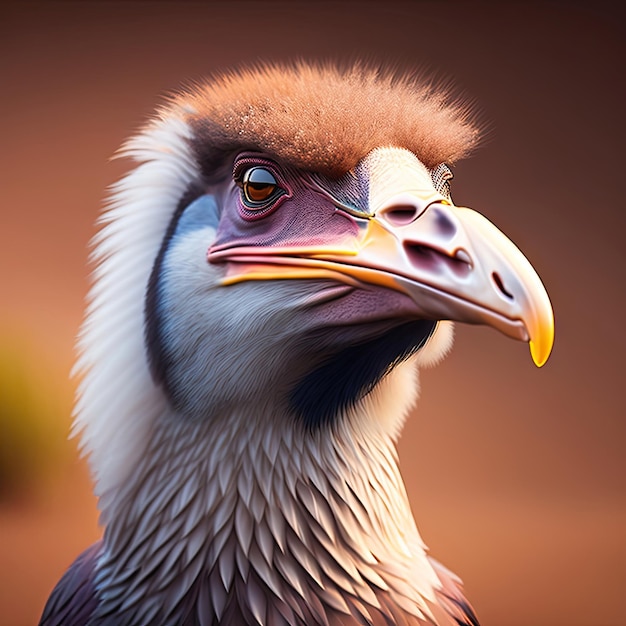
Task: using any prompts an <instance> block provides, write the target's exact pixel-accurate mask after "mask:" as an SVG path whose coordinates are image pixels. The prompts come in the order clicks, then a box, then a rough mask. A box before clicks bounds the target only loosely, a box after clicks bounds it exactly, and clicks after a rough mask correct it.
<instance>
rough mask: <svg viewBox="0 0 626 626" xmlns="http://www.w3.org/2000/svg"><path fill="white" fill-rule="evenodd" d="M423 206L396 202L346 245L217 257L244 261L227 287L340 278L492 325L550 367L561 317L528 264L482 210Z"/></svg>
mask: <svg viewBox="0 0 626 626" xmlns="http://www.w3.org/2000/svg"><path fill="white" fill-rule="evenodd" d="M423 207H424V204H423V202H421V200H420V201H417V202H413V201H412V200H411V197H410V194H402V195H401V196H396V197H394V198H392V199H390V200H389V201H388V202H385V203H384V205H383V206H380V207H379V208H378V210H377V211H376V213H375V215H374V216H372V217H370V218H368V219H367V220H363V221H362V228H361V232H360V236H359V237H357V238H356V239H355V240H352V241H349V242H346V243H345V245H342V246H340V247H332V248H330V247H308V246H307V247H304V248H292V247H270V248H264V247H262V248H256V247H254V248H252V247H245V248H239V249H230V250H228V251H224V252H214V253H209V258H210V260H212V261H219V260H226V258H227V259H228V260H229V261H236V262H237V265H238V266H239V267H238V269H236V270H235V272H234V273H233V272H232V270H231V273H230V274H229V275H227V277H226V279H225V281H224V282H226V283H232V282H237V281H239V280H250V279H261V278H266V279H267V278H273V279H276V278H278V279H280V278H313V277H331V278H333V279H335V280H337V279H338V278H339V279H340V280H344V281H347V282H352V283H355V282H356V283H360V284H362V283H363V282H366V283H373V284H380V285H383V286H385V287H388V288H392V289H396V290H398V291H401V292H404V293H405V294H407V295H408V296H409V297H410V298H411V299H412V300H413V302H414V303H415V307H416V309H417V313H418V315H419V316H420V317H423V318H424V319H434V320H444V319H445V320H453V321H459V322H467V323H470V324H487V325H489V326H493V327H494V328H496V329H498V330H500V331H501V332H503V333H505V334H506V335H508V336H509V337H513V338H515V339H519V340H522V341H527V342H528V343H529V345H530V352H531V356H532V359H533V361H534V362H535V364H536V365H537V366H538V367H541V366H542V365H543V364H544V363H545V362H546V360H547V359H548V356H549V355H550V352H551V350H552V344H553V342H554V317H553V313H552V306H551V304H550V300H549V298H548V294H547V293H546V290H545V288H544V286H543V284H542V282H541V280H540V279H539V276H538V275H537V273H536V272H535V270H534V269H533V267H532V266H531V265H530V263H529V262H528V260H527V259H526V258H525V257H524V255H523V254H522V253H521V252H520V250H519V249H518V248H517V247H516V246H515V244H513V242H511V241H510V240H509V239H508V238H507V237H506V236H505V235H503V234H502V233H501V232H500V231H499V230H498V229H497V228H496V227H495V226H494V225H493V224H492V223H491V222H489V220H487V219H486V218H485V217H483V216H482V215H480V214H479V213H477V212H476V211H473V210H472V209H468V208H460V207H455V206H451V205H449V204H446V203H445V202H443V201H436V202H432V203H431V204H429V205H428V206H427V208H426V209H424V208H423ZM212 257H213V258H212ZM225 257H226V258H225Z"/></svg>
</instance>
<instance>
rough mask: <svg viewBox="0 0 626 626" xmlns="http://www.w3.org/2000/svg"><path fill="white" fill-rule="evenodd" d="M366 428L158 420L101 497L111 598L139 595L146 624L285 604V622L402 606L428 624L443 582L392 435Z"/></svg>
mask: <svg viewBox="0 0 626 626" xmlns="http://www.w3.org/2000/svg"><path fill="white" fill-rule="evenodd" d="M357 413H358V411H357ZM371 418H372V416H371V412H370V414H369V415H368V418H367V419H368V420H369V421H367V423H366V422H364V420H361V421H359V415H358V414H354V415H351V416H346V418H345V419H344V420H341V421H340V422H339V423H338V424H337V425H336V426H335V427H334V431H333V432H332V433H330V432H322V431H319V432H313V433H311V432H305V431H303V430H302V429H300V428H299V427H298V426H297V424H296V423H295V422H294V421H293V420H290V422H286V421H285V419H284V416H277V415H276V414H274V413H272V412H271V411H268V412H266V413H265V414H263V413H262V412H259V411H258V410H257V411H256V412H255V413H254V414H252V413H251V412H248V411H240V412H235V413H233V414H231V415H229V416H224V418H223V419H221V420H220V421H219V422H217V421H212V422H207V423H199V422H191V421H187V420H185V419H181V418H180V416H172V415H164V416H162V419H161V420H160V421H159V422H158V424H157V425H156V427H155V429H154V430H153V434H152V436H151V439H150V441H149V444H148V446H147V449H146V452H145V454H144V455H143V456H142V459H141V460H140V461H139V463H138V464H137V467H136V468H135V471H134V473H133V479H132V480H131V481H129V482H128V483H127V484H126V485H125V486H124V488H123V489H121V490H117V491H116V492H115V493H105V494H102V496H101V500H100V505H101V510H102V521H103V522H104V523H105V524H106V530H105V552H104V557H103V560H102V562H101V564H100V575H99V587H100V589H102V590H103V592H102V593H103V597H104V598H111V599H112V600H111V602H113V603H115V598H117V597H119V594H118V593H117V591H118V590H121V588H123V587H125V588H128V586H129V585H131V586H132V588H133V589H136V590H137V593H136V594H134V595H135V597H136V598H137V600H136V606H135V607H134V608H133V607H131V609H128V610H129V611H130V610H132V611H135V612H134V613H132V612H131V613H128V617H129V618H131V617H132V620H133V621H138V622H139V621H141V620H142V619H143V617H142V616H143V615H144V614H145V613H146V612H147V611H149V610H150V608H151V607H153V606H157V605H158V606H161V607H168V606H169V607H171V610H172V611H173V613H172V615H173V617H174V618H175V619H178V618H180V615H181V614H180V613H176V611H181V610H182V609H181V608H180V607H181V606H183V607H184V606H185V603H186V602H190V601H191V600H189V599H190V598H196V599H197V598H202V599H203V600H202V602H203V603H204V604H203V605H202V606H203V609H202V610H203V611H206V612H208V614H209V615H213V616H216V617H217V618H218V619H225V620H227V618H228V619H230V620H231V621H228V620H227V623H234V622H232V620H235V621H241V623H247V622H248V621H249V619H248V617H249V616H250V615H255V614H256V613H257V612H258V611H261V612H265V614H266V616H267V615H269V613H268V611H271V610H279V609H278V608H277V607H279V606H280V607H281V608H280V611H281V614H282V615H283V617H284V613H285V612H292V613H293V615H292V617H293V620H292V619H291V618H289V619H287V622H288V623H306V624H317V623H327V622H326V621H325V620H328V619H330V618H331V616H333V615H336V616H341V615H344V617H345V614H349V615H354V614H355V611H356V614H361V615H363V616H364V617H365V619H366V620H367V619H369V618H367V617H366V616H367V614H369V615H370V616H373V615H374V614H378V615H379V618H380V619H382V620H384V619H387V618H393V619H395V617H394V612H396V611H400V610H401V611H402V614H403V616H404V619H405V620H406V619H407V616H408V617H409V618H410V617H411V615H413V616H414V618H415V623H422V622H421V621H418V618H419V616H420V615H422V614H423V613H428V605H429V601H432V599H433V598H434V589H435V588H436V587H437V585H438V581H437V578H436V574H435V573H434V571H433V569H432V566H431V564H430V562H429V561H428V559H427V557H426V554H425V548H424V545H423V544H422V542H421V539H420V537H419V534H418V532H417V529H416V527H415V523H414V520H413V517H412V514H411V511H410V507H409V503H408V499H407V495H406V492H405V488H404V484H403V481H402V478H401V476H400V472H399V469H398V464H397V456H396V451H395V445H394V442H393V439H392V437H391V436H390V435H389V434H385V432H383V431H382V428H377V427H376V423H377V422H376V420H372V419H371ZM381 421H382V420H381ZM355 423H357V424H360V426H359V427H355V426H354V424H355ZM289 424H290V425H289ZM364 424H365V426H364ZM174 580H175V581H176V584H174V583H173V582H172V581H174ZM170 583H171V584H170ZM140 599H141V600H140ZM105 606H106V603H105ZM198 606H200V605H198ZM272 607H273V608H272ZM109 608H110V609H111V610H117V611H119V609H120V608H119V606H118V607H115V606H111V607H109ZM198 610H199V609H198ZM324 615H325V616H326V617H325V618H324ZM381 615H382V617H380V616H381ZM246 616H248V617H246ZM303 616H304V618H303ZM337 619H339V618H337ZM372 619H374V618H373V617H372ZM332 621H333V620H332V619H331V623H332ZM410 621H411V619H409V623H410ZM261 623H265V620H261ZM268 623H273V622H268ZM277 623H282V622H277ZM359 623H360V622H359ZM392 623H393V622H392Z"/></svg>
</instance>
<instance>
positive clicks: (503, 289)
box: [491, 272, 514, 300]
mask: <svg viewBox="0 0 626 626" xmlns="http://www.w3.org/2000/svg"><path fill="white" fill-rule="evenodd" d="M491 278H493V282H494V283H495V284H496V287H497V288H498V289H499V290H500V293H501V294H502V295H504V296H506V297H507V298H508V299H509V300H513V299H514V298H513V294H512V293H510V292H509V291H507V289H506V287H505V286H504V283H503V282H502V278H500V274H498V273H497V272H492V273H491Z"/></svg>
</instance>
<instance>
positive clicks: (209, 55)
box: [0, 0, 626, 626]
mask: <svg viewBox="0 0 626 626" xmlns="http://www.w3.org/2000/svg"><path fill="white" fill-rule="evenodd" d="M624 35H625V32H624V13H623V10H621V9H620V8H619V5H618V3H616V4H608V3H602V2H587V3H579V2H568V3H566V2H543V3H521V2H510V3H509V2H502V3H479V2H453V1H447V2H393V1H391V0H388V1H384V2H365V1H360V2H271V1H270V2H191V3H186V2H148V1H145V2H98V3H96V2H70V3H54V2H47V3H45V4H33V3H26V2H25V3H8V2H5V3H2V6H1V8H0V94H1V97H0V287H1V295H0V624H3V625H9V626H12V625H16V626H19V625H22V624H24V625H25V624H33V623H36V621H37V618H38V616H39V614H40V611H41V608H42V606H43V604H44V602H45V599H46V597H47V595H48V593H49V592H50V590H51V588H52V586H53V585H54V584H55V582H56V581H57V580H58V578H59V576H60V575H61V573H62V572H63V571H64V569H65V568H66V566H67V565H68V564H69V563H70V562H71V561H72V560H73V558H74V556H75V555H76V554H77V553H78V552H79V551H80V550H81V549H82V548H83V547H85V546H86V545H88V544H89V543H90V542H92V541H93V540H95V539H96V538H97V537H98V536H99V533H100V531H99V529H98V526H97V511H96V503H95V501H94V499H93V497H92V495H91V488H90V481H89V477H88V472H87V469H86V466H85V464H84V462H82V461H79V460H78V454H77V451H76V444H75V442H67V441H66V435H67V432H68V429H69V424H70V413H71V403H72V385H73V383H72V382H70V380H69V370H70V368H71V363H72V360H73V338H74V336H75V334H76V332H77V329H78V326H79V323H80V319H81V315H82V308H83V298H84V294H85V292H86V290H87V286H88V270H87V268H86V257H87V252H88V247H87V242H88V240H89V238H90V237H91V236H92V235H93V233H94V232H95V227H94V221H95V219H96V216H97V214H98V211H99V207H100V206H101V204H102V200H103V198H104V195H105V189H106V187H107V185H109V184H111V183H112V182H113V181H114V180H115V179H116V178H117V177H119V175H120V174H121V173H122V172H123V171H124V168H125V167H126V165H127V164H125V163H123V162H119V161H116V162H112V163H110V162H109V161H108V159H109V157H110V156H111V155H112V154H113V153H114V151H115V150H116V149H117V147H118V146H119V145H120V144H121V143H122V141H123V140H124V139H125V138H126V137H127V136H128V135H129V134H131V133H132V132H133V131H134V130H136V129H137V128H138V127H139V126H140V125H141V124H142V123H143V121H144V120H145V119H146V117H147V116H148V115H149V114H150V112H151V111H152V110H153V108H154V107H155V106H156V105H158V104H159V103H160V102H161V101H162V97H163V95H164V94H166V93H167V92H169V91H171V90H173V89H176V88H177V86H178V85H180V83H181V82H184V81H187V80H193V79H198V78H201V77H203V76H205V75H206V74H208V73H209V72H212V71H215V70H219V69H224V68H229V67H232V66H233V65H239V64H245V63H249V62H255V61H258V60H285V59H292V58H296V57H298V58H299V57H302V58H305V59H324V60H328V59H338V60H341V61H346V60H350V59H365V60H367V61H370V62H373V63H385V64H391V65H393V66H394V67H397V68H400V69H404V68H406V69H410V70H414V69H415V68H421V69H422V70H426V71H429V72H431V73H432V74H434V76H435V77H437V78H438V79H440V80H443V81H444V82H446V83H452V84H454V85H455V89H456V90H457V93H458V94H460V95H462V96H463V97H465V98H467V99H469V100H471V101H472V102H473V103H474V105H475V107H476V110H477V111H478V113H479V116H480V119H482V120H484V121H485V122H486V123H487V127H488V133H487V135H486V139H485V141H484V143H483V145H482V147H481V149H480V150H478V151H477V153H476V154H475V156H474V157H473V158H471V159H469V160H466V161H463V162H461V163H459V164H458V165H457V167H456V169H455V173H456V178H455V181H454V186H453V191H454V198H455V200H456V202H457V203H458V204H466V205H469V206H472V207H473V208H476V209H478V210H480V211H481V212H483V213H485V214H486V215H487V216H488V217H489V218H490V219H492V221H494V222H495V223H496V224H497V225H498V226H499V227H500V228H501V229H502V230H503V231H504V232H505V233H507V234H508V235H509V236H510V237H511V238H512V239H513V240H514V241H515V242H516V243H517V244H518V245H519V246H520V247H521V248H522V250H523V251H524V252H525V253H526V255H527V256H528V257H529V259H530V260H531V261H532V263H533V264H534V266H535V267H536V269H537V270H538V272H539V274H540V275H541V276H542V278H543V280H544V282H545V284H546V286H547V289H548V291H549V293H550V295H551V298H552V300H553V303H554V308H555V313H556V329H557V333H556V344H555V348H554V352H553V354H552V357H551V359H550V360H549V362H548V363H547V365H546V366H545V367H544V368H542V369H541V370H537V369H536V368H534V366H533V365H532V362H531V359H530V355H529V354H528V349H527V347H526V346H524V345H523V344H521V343H516V342H513V341H510V340H508V339H506V338H504V337H503V336H501V335H499V334H498V333H496V332H494V331H493V330H490V329H485V328H474V327H457V339H456V346H455V350H454V351H453V352H452V354H451V355H450V357H449V358H448V359H447V360H446V361H445V362H444V363H442V364H441V365H439V366H438V367H437V368H436V369H433V370H429V371H427V372H425V373H424V374H423V376H422V388H423V391H422V398H421V400H420V403H419V406H418V408H417V410H416V412H415V415H414V416H413V417H412V418H411V420H410V421H409V423H408V424H407V427H406V429H405V432H404V436H403V438H402V440H401V443H400V455H401V462H402V470H403V474H404V476H405V479H406V482H407V487H408V490H409V494H410V498H411V502H412V506H413V509H414V513H415V515H416V518H417V521H418V526H419V528H420V530H421V532H422V535H423V537H424V538H425V540H426V542H427V543H428V544H429V546H430V548H431V553H432V554H433V555H435V556H436V557H437V558H438V559H439V560H441V561H443V562H444V563H445V564H446V565H448V566H449V567H450V568H452V569H453V570H454V571H456V572H458V573H459V575H460V576H461V577H462V578H463V579H464V580H465V584H466V590H467V593H468V595H469V597H470V599H471V601H472V602H473V604H474V606H475V608H476V610H477V612H478V615H479V616H480V617H481V620H482V623H483V624H484V625H485V626H522V625H525V626H528V625H534V626H544V625H545V626H560V625H568V626H618V625H619V624H624V623H625V621H624V620H625V618H624V611H623V604H624V588H625V586H626V484H625V483H626V480H625V479H626V471H625V470H626V462H625V455H624V449H625V444H626V437H625V435H626V420H625V417H626V410H625V408H626V406H625V402H624V393H625V391H626V389H625V387H626V379H625V377H624V354H625V353H626V333H625V332H624V311H625V310H626V307H625V304H626V302H625V285H626V281H625V272H624V269H625V256H626V255H625V252H624V251H625V248H626V246H625V244H624V237H625V233H626V228H625V227H626V217H625V216H626V206H625V203H624V200H623V197H624V196H623V192H624V184H623V180H624V172H623V168H624V165H625V163H624V156H623V155H624V146H625V145H626V141H625V140H626V137H625V132H624V113H625V108H624V95H625V93H624V76H625V71H624V70H625V64H624V61H625V57H626V54H625V53H626V48H625V45H624V41H625V37H624Z"/></svg>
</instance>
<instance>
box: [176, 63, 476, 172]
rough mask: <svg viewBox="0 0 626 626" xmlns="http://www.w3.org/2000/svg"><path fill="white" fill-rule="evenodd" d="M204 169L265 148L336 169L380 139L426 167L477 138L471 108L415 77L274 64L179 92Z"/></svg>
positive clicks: (298, 162)
mask: <svg viewBox="0 0 626 626" xmlns="http://www.w3.org/2000/svg"><path fill="white" fill-rule="evenodd" d="M175 104H176V105H178V106H179V107H180V108H181V110H182V111H183V113H184V115H185V117H186V119H187V121H188V122H189V123H190V125H191V127H192V129H193V132H194V140H193V147H194V150H195V151H196V153H197V155H198V158H199V160H200V162H201V164H202V169H203V170H204V171H205V172H210V171H211V170H212V169H215V168H218V167H219V166H220V165H222V164H223V159H224V157H226V156H227V155H229V154H232V153H233V152H236V151H239V150H245V149H253V150H260V151H263V152H266V153H269V154H272V155H274V156H275V157H277V158H280V159H282V160H285V161H287V162H289V163H291V164H292V165H294V166H296V167H299V168H302V169H306V170H310V171H317V172H320V173H322V174H325V175H327V176H332V177H337V176H340V175H342V174H344V173H345V172H347V171H348V170H350V169H352V168H353V167H354V166H355V165H356V164H357V163H358V161H359V160H360V159H362V158H363V157H364V156H365V155H366V154H368V153H369V152H370V151H371V150H373V149H374V148H377V147H379V146H395V147H399V148H406V149H407V150H410V151H411V152H413V153H414V154H415V155H416V156H417V157H418V158H419V159H420V160H421V161H422V162H423V163H424V164H425V165H426V166H427V167H434V166H436V165H438V164H439V163H442V162H448V163H450V162H454V161H456V160H457V159H459V158H461V157H463V156H466V155H467V154H468V153H469V151H470V150H471V149H472V148H473V147H474V146H475V145H476V143H477V142H478V139H479V129H478V127H477V125H476V124H475V122H474V121H472V119H471V117H470V114H469V111H468V107H467V106H465V105H463V104H462V103H459V102H451V101H450V100H449V94H448V93H447V92H446V91H445V90H438V89H436V88H434V87H433V86H432V85H431V84H429V83H428V82H424V81H422V82H420V81H419V80H417V79H415V78H412V77H398V76H396V75H393V74H391V73H389V72H383V71H381V70H373V69H366V68H364V67H361V66H356V67H353V68H352V69H348V70H341V69H338V68H336V67H331V66H315V65H308V64H304V63H301V64H298V65H294V66H290V67H287V66H277V65H267V66H263V67H261V68H258V69H252V70H243V71H240V72H232V73H229V74H224V75H222V76H219V77H217V78H216V79H214V80H212V81H210V82H207V83H206V84H204V85H201V86H199V87H196V88H194V89H193V90H191V91H190V92H188V93H186V94H183V95H181V96H179V97H178V98H177V99H176V100H175Z"/></svg>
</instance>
